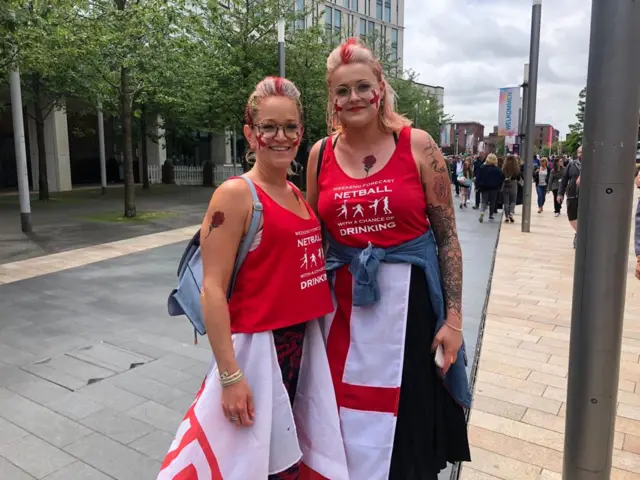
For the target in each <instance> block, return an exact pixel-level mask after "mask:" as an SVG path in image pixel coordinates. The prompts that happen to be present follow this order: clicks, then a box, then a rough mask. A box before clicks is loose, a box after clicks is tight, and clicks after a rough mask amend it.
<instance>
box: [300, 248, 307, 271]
mask: <svg viewBox="0 0 640 480" xmlns="http://www.w3.org/2000/svg"><path fill="white" fill-rule="evenodd" d="M300 260H302V265H300V268H307V267H308V266H309V257H308V256H307V249H306V248H305V249H304V256H303V257H302V258H301V259H300Z"/></svg>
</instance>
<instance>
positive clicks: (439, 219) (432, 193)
mask: <svg viewBox="0 0 640 480" xmlns="http://www.w3.org/2000/svg"><path fill="white" fill-rule="evenodd" d="M424 155H425V159H426V165H427V170H428V171H427V172H426V173H427V175H426V177H427V179H428V180H427V182H426V183H427V184H426V185H425V191H426V196H427V214H428V216H429V222H430V223H431V228H433V233H434V236H435V238H436V243H437V244H438V257H439V261H440V274H441V276H442V283H443V287H444V294H445V299H446V305H447V311H451V310H453V311H454V312H456V313H457V314H458V315H460V314H461V312H462V251H461V249H460V242H459V241H458V231H457V229H456V217H455V210H454V208H453V199H452V197H451V185H450V180H449V175H448V173H449V170H448V169H447V167H446V163H445V161H444V160H443V158H442V156H441V154H440V153H439V152H438V147H437V146H436V145H435V143H433V141H431V142H429V145H428V146H427V147H426V148H425V149H424ZM429 179H431V180H430V181H429Z"/></svg>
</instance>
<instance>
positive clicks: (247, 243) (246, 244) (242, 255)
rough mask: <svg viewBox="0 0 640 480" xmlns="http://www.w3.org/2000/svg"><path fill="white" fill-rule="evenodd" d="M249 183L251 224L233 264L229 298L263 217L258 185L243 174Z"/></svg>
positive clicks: (242, 176) (228, 291)
mask: <svg viewBox="0 0 640 480" xmlns="http://www.w3.org/2000/svg"><path fill="white" fill-rule="evenodd" d="M240 178H242V179H243V180H244V181H245V182H247V185H249V189H250V190H251V200H252V201H253V210H252V213H251V224H250V225H249V230H248V231H247V234H246V235H245V236H244V237H243V238H242V241H241V242H240V247H239V248H238V254H237V255H236V261H235V263H234V265H233V273H232V274H231V280H230V281H229V289H228V290H227V300H229V299H230V298H231V293H232V292H233V286H234V285H235V283H236V277H237V276H238V271H240V267H241V266H242V264H243V263H244V260H245V259H246V258H247V255H248V254H249V250H250V249H251V244H252V243H253V241H254V239H255V238H256V233H258V229H259V228H260V220H261V218H262V210H263V208H262V203H261V202H260V199H259V198H258V192H257V191H256V186H255V185H254V183H253V181H252V180H251V179H250V178H247V177H245V176H244V175H241V176H240Z"/></svg>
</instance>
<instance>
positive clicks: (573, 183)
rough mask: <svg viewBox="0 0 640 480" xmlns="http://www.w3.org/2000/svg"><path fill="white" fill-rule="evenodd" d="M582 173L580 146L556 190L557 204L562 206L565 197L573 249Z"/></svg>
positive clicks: (576, 230)
mask: <svg viewBox="0 0 640 480" xmlns="http://www.w3.org/2000/svg"><path fill="white" fill-rule="evenodd" d="M581 171H582V145H581V146H579V147H578V154H577V158H575V159H573V160H571V161H569V164H568V165H567V167H566V168H565V170H564V175H563V176H562V181H561V182H560V188H559V189H558V198H557V200H558V203H560V204H562V200H563V198H564V196H565V195H566V196H567V218H568V219H569V223H570V224H571V228H573V231H574V232H575V234H574V236H573V248H576V236H577V233H578V199H579V196H580V183H579V179H580V172H581Z"/></svg>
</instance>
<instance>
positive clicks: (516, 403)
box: [460, 198, 640, 480]
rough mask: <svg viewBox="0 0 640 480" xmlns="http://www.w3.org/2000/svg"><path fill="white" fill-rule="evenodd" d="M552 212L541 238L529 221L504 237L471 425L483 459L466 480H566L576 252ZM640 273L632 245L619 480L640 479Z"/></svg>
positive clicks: (539, 218) (541, 219) (540, 223)
mask: <svg viewBox="0 0 640 480" xmlns="http://www.w3.org/2000/svg"><path fill="white" fill-rule="evenodd" d="M549 203H551V199H550V198H547V208H548V209H549ZM634 205H635V203H634ZM550 210H551V211H545V212H544V213H543V214H541V215H538V214H536V210H535V209H533V213H532V219H531V220H532V221H531V233H521V231H520V217H519V216H518V218H517V220H518V221H517V223H516V224H514V225H503V226H502V230H501V232H500V239H499V243H498V250H497V255H496V262H495V267H494V271H493V282H492V288H491V293H490V299H489V305H488V309H487V316H486V323H485V328H484V336H483V339H482V350H481V353H480V360H479V368H478V372H477V377H476V383H475V392H474V403H473V408H472V411H471V415H470V422H469V440H470V443H471V446H472V451H471V456H472V459H473V461H472V462H471V463H469V464H468V465H465V466H463V468H462V473H461V476H460V478H461V479H463V480H493V479H504V480H529V479H531V480H561V478H562V475H561V472H562V455H563V449H564V426H565V413H566V403H565V402H566V394H567V390H566V389H567V370H568V357H569V330H570V323H571V298H572V290H573V267H574V254H575V251H574V250H573V248H572V239H573V230H572V229H571V227H570V225H569V222H568V221H567V218H566V213H565V211H564V209H563V212H562V216H560V217H558V218H555V217H554V216H553V208H552V207H551V208H550ZM632 233H633V228H632ZM634 270H635V255H634V252H633V238H631V242H630V249H629V263H628V271H627V276H628V277H627V293H626V306H625V324H624V333H623V340H622V342H623V344H622V358H621V365H620V385H619V393H618V416H617V419H616V435H615V440H614V453H613V466H614V468H613V471H612V474H611V478H612V479H614V480H630V479H640V387H637V383H638V382H640V363H639V357H640V282H639V281H638V280H637V279H636V278H635V277H634Z"/></svg>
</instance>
